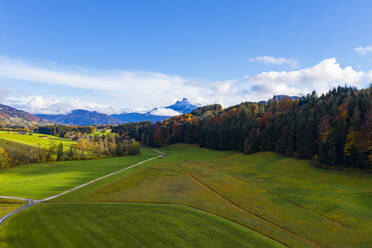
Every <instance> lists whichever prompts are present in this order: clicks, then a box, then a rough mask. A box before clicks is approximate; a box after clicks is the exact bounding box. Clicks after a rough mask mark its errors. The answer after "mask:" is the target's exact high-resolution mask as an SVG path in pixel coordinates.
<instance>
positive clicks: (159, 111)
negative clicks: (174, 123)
mask: <svg viewBox="0 0 372 248" xmlns="http://www.w3.org/2000/svg"><path fill="white" fill-rule="evenodd" d="M149 114H152V115H158V116H175V115H180V114H182V113H180V112H178V111H175V110H173V109H170V108H154V109H153V110H151V111H150V112H149Z"/></svg>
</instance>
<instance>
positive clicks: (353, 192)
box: [0, 144, 372, 247]
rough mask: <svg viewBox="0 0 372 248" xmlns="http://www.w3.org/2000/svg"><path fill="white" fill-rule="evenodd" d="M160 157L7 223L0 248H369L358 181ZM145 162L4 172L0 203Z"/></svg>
mask: <svg viewBox="0 0 372 248" xmlns="http://www.w3.org/2000/svg"><path fill="white" fill-rule="evenodd" d="M161 151H162V152H164V153H165V154H166V155H165V157H164V159H156V160H153V161H151V162H148V163H146V164H143V165H141V166H139V167H136V168H133V169H130V170H127V171H124V172H122V173H120V174H117V175H114V176H112V177H109V178H106V179H104V180H102V181H99V182H97V183H94V184H91V185H89V186H87V187H85V188H82V189H79V190H77V191H74V192H71V193H69V194H66V195H64V196H61V197H59V198H56V199H54V200H53V201H50V202H46V203H42V204H38V205H35V206H32V207H31V208H29V209H27V210H25V211H23V212H21V213H18V214H16V215H14V216H12V217H11V218H10V219H8V220H7V221H6V222H5V223H4V224H3V225H2V226H0V244H1V247H3V246H5V247H371V246H372V235H371V234H372V225H371V224H372V211H371V210H372V197H371V194H372V193H371V192H372V177H371V176H370V175H368V174H363V173H358V172H355V173H350V172H348V173H345V172H341V171H332V170H323V169H318V168H314V167H312V166H311V165H310V164H309V162H308V161H305V160H295V159H291V158H284V157H282V156H280V155H278V154H274V153H266V152H265V153H257V154H253V155H244V154H240V153H237V152H222V151H213V150H207V149H201V148H198V147H196V146H191V145H181V144H180V145H173V146H169V147H165V148H163V149H161ZM153 155H154V154H153V153H152V150H151V149H148V148H145V149H144V153H143V154H142V155H141V156H137V157H122V158H114V159H104V160H97V161H73V162H65V163H64V162H61V163H53V164H44V165H30V166H22V167H19V168H15V169H9V170H4V171H1V172H0V195H2V194H3V195H13V196H21V197H27V198H42V197H47V196H50V195H52V194H55V193H58V192H61V191H63V190H65V189H68V188H72V187H74V186H76V185H79V184H81V183H84V182H86V181H89V180H91V179H93V178H96V177H99V176H102V175H104V174H105V173H106V174H107V173H110V172H112V171H115V170H117V169H119V168H120V167H125V166H129V165H131V164H133V163H135V162H138V161H141V160H144V159H146V158H148V157H151V156H153ZM19 180H21V181H20V183H17V182H19ZM0 209H1V208H0Z"/></svg>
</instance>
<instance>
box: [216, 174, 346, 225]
mask: <svg viewBox="0 0 372 248" xmlns="http://www.w3.org/2000/svg"><path fill="white" fill-rule="evenodd" d="M209 169H211V170H215V169H212V168H209ZM217 171H218V172H219V173H222V174H224V175H227V176H230V177H232V178H234V179H236V180H238V181H241V182H243V183H246V184H248V185H251V186H254V187H257V188H259V189H261V190H263V191H265V192H267V193H269V194H272V195H275V196H277V197H279V198H281V199H283V200H285V201H287V202H289V203H292V204H293V205H295V206H297V207H299V208H303V209H305V210H308V211H309V212H311V213H313V214H315V215H318V216H320V217H323V218H325V219H327V220H328V221H330V222H332V223H335V224H338V225H340V226H343V227H346V228H351V227H350V226H349V225H347V224H345V223H342V222H339V221H337V220H334V219H333V218H331V217H329V216H327V215H324V214H322V213H319V212H317V211H315V210H313V209H311V208H309V207H306V206H303V205H302V204H300V203H297V202H295V201H293V200H290V199H288V198H286V197H284V196H282V195H281V194H279V193H276V192H273V191H271V190H268V189H266V188H264V187H262V186H259V185H257V184H255V183H252V182H249V181H248V180H245V179H244V178H241V177H239V176H233V175H231V174H230V173H226V172H222V171H220V170H217Z"/></svg>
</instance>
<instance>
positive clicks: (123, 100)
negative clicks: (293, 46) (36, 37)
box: [0, 57, 372, 115]
mask: <svg viewBox="0 0 372 248" xmlns="http://www.w3.org/2000/svg"><path fill="white" fill-rule="evenodd" d="M1 77H3V78H9V79H11V80H22V81H24V82H26V83H29V84H31V85H32V84H33V83H34V82H37V83H44V84H45V85H46V86H47V85H49V87H50V88H53V85H62V86H68V87H74V88H76V89H77V91H79V90H81V91H84V90H94V91H97V92H100V95H102V94H103V95H104V96H106V97H102V96H100V97H99V98H97V100H95V101H94V102H89V101H88V102H86V101H83V100H82V99H78V98H69V96H68V95H63V92H61V95H60V96H58V97H54V96H50V95H47V96H45V94H44V95H42V96H41V95H38V96H32V95H27V94H19V93H13V94H9V92H5V93H0V100H1V101H2V103H4V104H8V105H11V106H14V107H17V108H19V109H22V110H26V111H28V112H31V113H66V112H69V111H71V110H73V109H86V110H96V111H99V112H104V113H120V112H122V111H123V110H125V112H131V111H130V110H131V109H132V110H135V109H137V110H138V109H140V110H142V112H145V111H149V110H151V109H153V108H154V107H159V106H168V105H170V104H171V103H172V102H174V101H175V100H179V99H182V98H183V97H186V98H188V99H189V100H191V102H193V103H200V104H202V105H204V104H211V103H220V104H222V105H223V106H229V105H233V104H237V103H240V102H242V101H257V100H266V99H268V98H270V97H272V96H273V95H274V94H286V95H299V94H306V93H311V91H313V90H316V91H317V92H318V93H324V92H326V91H328V90H329V89H331V88H333V87H336V86H338V85H344V84H345V83H346V84H348V85H354V86H358V87H361V86H365V85H367V83H368V80H372V71H370V72H363V71H356V70H354V69H353V68H352V67H350V66H346V67H341V66H340V65H339V64H338V63H337V61H336V59H334V58H330V59H325V60H323V61H320V62H319V63H318V64H316V65H314V66H312V67H308V68H304V69H299V70H290V71H268V72H262V73H259V74H257V75H252V76H246V77H245V78H244V79H240V80H226V81H215V82H204V83H201V82H199V81H195V80H189V79H186V78H183V77H178V76H172V75H166V74H161V73H154V72H138V71H125V70H111V71H104V72H97V71H92V70H87V69H81V68H67V69H66V68H62V67H61V66H50V65H35V64H34V63H30V62H24V61H19V60H14V59H9V58H4V57H0V78H1ZM0 86H1V85H0ZM164 111H165V110H162V109H161V108H159V110H157V112H154V113H156V114H161V115H163V114H164V113H165V115H173V114H175V113H169V112H164ZM167 111H168V110H167Z"/></svg>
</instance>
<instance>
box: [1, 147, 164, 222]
mask: <svg viewBox="0 0 372 248" xmlns="http://www.w3.org/2000/svg"><path fill="white" fill-rule="evenodd" d="M154 151H156V152H157V153H159V154H160V155H159V156H156V157H152V158H149V159H146V160H143V161H141V162H138V163H136V164H133V165H130V166H128V167H126V168H123V169H120V170H117V171H114V172H111V173H110V174H107V175H105V176H102V177H99V178H96V179H93V180H91V181H89V182H87V183H84V184H81V185H79V186H76V187H74V188H72V189H69V190H66V191H64V192H62V193H59V194H57V195H53V196H50V197H47V198H44V199H42V200H34V199H27V198H21V197H13V196H0V198H3V199H13V200H21V201H25V202H26V203H27V204H26V205H24V206H22V207H21V208H18V209H16V210H14V211H13V212H10V213H8V214H6V215H4V216H3V217H1V218H0V225H1V224H3V223H4V222H5V221H6V220H7V219H8V218H9V217H10V216H12V215H14V214H16V213H18V212H21V211H22V210H24V209H26V208H29V207H31V206H33V205H35V204H38V203H41V202H45V201H49V200H52V199H55V198H57V197H60V196H62V195H65V194H68V193H70V192H72V191H75V190H77V189H81V188H83V187H86V186H88V185H89V184H92V183H95V182H98V181H101V180H103V179H105V178H107V177H110V176H113V175H116V174H119V173H121V172H123V171H125V170H129V169H131V168H134V167H137V166H139V165H141V164H144V163H146V162H149V161H151V160H154V159H158V158H163V156H164V153H162V152H160V151H158V150H156V149H154Z"/></svg>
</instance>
